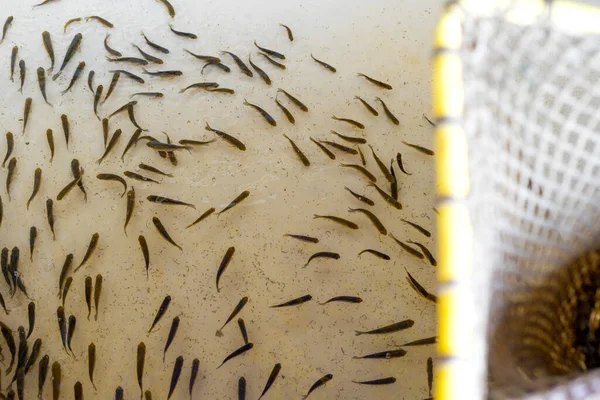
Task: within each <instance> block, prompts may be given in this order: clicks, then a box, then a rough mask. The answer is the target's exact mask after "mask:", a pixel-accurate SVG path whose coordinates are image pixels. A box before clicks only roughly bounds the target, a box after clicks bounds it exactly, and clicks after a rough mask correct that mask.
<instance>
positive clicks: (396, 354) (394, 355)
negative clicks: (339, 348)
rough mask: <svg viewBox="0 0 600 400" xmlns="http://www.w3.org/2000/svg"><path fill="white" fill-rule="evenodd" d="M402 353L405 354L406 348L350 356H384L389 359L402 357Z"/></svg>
mask: <svg viewBox="0 0 600 400" xmlns="http://www.w3.org/2000/svg"><path fill="white" fill-rule="evenodd" d="M404 355H406V350H402V349H397V350H388V351H382V352H379V353H373V354H368V355H366V356H361V357H357V356H354V357H352V358H354V359H359V358H371V359H379V358H385V359H386V360H389V359H390V358H397V357H404Z"/></svg>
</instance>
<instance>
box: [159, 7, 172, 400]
mask: <svg viewBox="0 0 600 400" xmlns="http://www.w3.org/2000/svg"><path fill="white" fill-rule="evenodd" d="M158 1H160V2H161V3H162V4H163V5H164V6H165V7H167V11H168V12H169V15H170V16H171V18H175V9H174V8H173V6H172V5H171V3H169V2H168V0H158ZM169 397H170V396H169Z"/></svg>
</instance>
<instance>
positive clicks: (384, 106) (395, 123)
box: [375, 97, 400, 125]
mask: <svg viewBox="0 0 600 400" xmlns="http://www.w3.org/2000/svg"><path fill="white" fill-rule="evenodd" d="M375 100H377V101H378V102H380V103H381V106H382V107H383V111H384V112H385V115H387V117H388V118H389V119H390V121H392V123H393V124H394V125H400V121H398V118H396V116H395V115H394V114H392V112H391V111H390V109H389V108H388V106H387V105H386V104H385V103H384V102H383V100H381V98H379V97H375Z"/></svg>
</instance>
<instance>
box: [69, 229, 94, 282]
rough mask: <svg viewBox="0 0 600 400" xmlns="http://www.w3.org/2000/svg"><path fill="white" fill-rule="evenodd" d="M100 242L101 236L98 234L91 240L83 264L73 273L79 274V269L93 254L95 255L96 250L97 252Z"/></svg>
mask: <svg viewBox="0 0 600 400" xmlns="http://www.w3.org/2000/svg"><path fill="white" fill-rule="evenodd" d="M99 240H100V235H99V234H98V233H97V232H96V233H94V234H93V235H92V238H91V239H90V244H89V245H88V249H87V251H86V252H85V255H84V256H83V260H81V263H80V264H79V265H78V266H77V268H75V269H74V270H73V273H75V272H77V270H78V269H79V268H81V267H82V266H83V265H84V264H85V263H86V262H87V261H88V260H89V259H90V257H91V256H92V254H93V253H94V250H96V247H97V246H98V241H99Z"/></svg>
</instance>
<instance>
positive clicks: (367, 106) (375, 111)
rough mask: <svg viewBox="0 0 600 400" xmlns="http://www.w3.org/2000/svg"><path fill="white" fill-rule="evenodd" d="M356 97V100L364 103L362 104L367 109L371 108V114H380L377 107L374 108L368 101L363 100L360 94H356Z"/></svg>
mask: <svg viewBox="0 0 600 400" xmlns="http://www.w3.org/2000/svg"><path fill="white" fill-rule="evenodd" d="M354 98H355V99H356V100H358V101H360V102H361V103H362V105H363V106H365V108H366V109H367V110H369V112H370V113H371V114H373V115H374V116H378V115H379V112H378V111H377V110H376V109H374V108H373V107H372V106H371V105H370V104H369V103H367V102H366V101H365V100H363V99H362V98H361V97H360V96H354Z"/></svg>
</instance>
